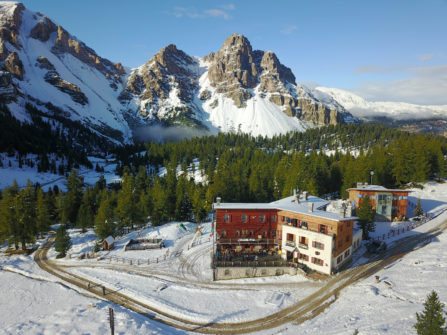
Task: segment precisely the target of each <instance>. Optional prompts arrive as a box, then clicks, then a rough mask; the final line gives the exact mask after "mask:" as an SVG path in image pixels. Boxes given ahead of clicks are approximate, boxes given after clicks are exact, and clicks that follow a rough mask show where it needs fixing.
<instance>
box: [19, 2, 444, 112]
mask: <svg viewBox="0 0 447 335" xmlns="http://www.w3.org/2000/svg"><path fill="white" fill-rule="evenodd" d="M22 2H23V3H24V4H25V6H26V7H28V8H29V9H31V10H34V11H39V12H42V13H44V14H46V15H47V16H49V17H50V18H51V19H53V20H54V21H56V22H57V23H59V24H61V25H63V26H64V27H65V28H66V29H67V30H68V31H69V32H70V33H72V34H73V35H75V36H77V37H78V38H79V39H81V40H82V41H84V42H85V43H86V44H87V45H89V46H90V47H92V48H93V49H95V50H96V51H97V52H98V54H100V55H101V56H103V57H106V58H109V59H110V60H112V61H115V62H118V61H119V62H122V63H123V64H124V65H126V66H130V67H136V66H139V65H141V64H143V63H144V62H146V61H147V60H148V59H149V58H150V57H151V56H153V55H154V54H155V53H156V52H157V50H158V49H160V48H162V47H163V46H166V45H167V44H169V43H174V44H176V45H177V47H179V48H180V49H182V50H184V51H185V52H186V53H188V54H191V55H195V56H203V55H206V54H208V53H209V52H211V51H216V50H217V49H218V48H219V47H220V46H221V45H222V43H223V41H224V40H225V38H226V37H228V36H229V35H230V34H231V33H233V32H237V33H241V34H243V35H245V36H247V37H248V39H249V40H250V41H251V44H252V46H253V48H254V49H261V50H272V51H274V52H275V53H276V54H277V55H278V57H279V59H280V61H281V62H282V63H283V64H285V65H287V66H289V67H290V68H292V70H293V72H294V73H295V76H296V78H297V81H298V82H302V83H306V84H309V85H314V84H317V85H323V86H329V87H338V88H344V89H349V90H353V91H355V92H357V93H360V94H361V95H363V96H365V97H367V98H371V99H373V100H395V101H406V102H414V103H424V104H428V103H430V104H447V94H446V92H447V19H446V18H447V0H424V1H422V0H393V1H390V0H376V1H359V0H352V1H348V0H346V1H342V0H327V1H323V0H312V1H311V0H307V1H304V0H303V1H298V0H283V1H280V0H277V1H271V0H270V1H264V0H257V1H254V0H244V1H212V0H209V1H204V0H202V1H197V0H190V1H186V0H183V1H179V0H177V1H173V0H164V1H148V0H147V1H146V0H128V1H122V0H120V1H115V0H76V1H60V0H38V1H36V0H23V1H22Z"/></svg>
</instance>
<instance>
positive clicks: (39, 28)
mask: <svg viewBox="0 0 447 335" xmlns="http://www.w3.org/2000/svg"><path fill="white" fill-rule="evenodd" d="M56 31H57V26H56V24H54V23H53V21H51V20H50V19H49V18H47V17H44V18H43V19H42V20H41V21H39V22H38V23H37V24H36V25H35V26H34V27H33V29H31V32H30V37H32V38H34V39H36V40H40V41H42V42H46V41H48V40H49V39H50V36H51V34H52V33H54V32H56Z"/></svg>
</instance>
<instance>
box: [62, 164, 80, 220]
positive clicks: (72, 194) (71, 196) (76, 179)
mask: <svg viewBox="0 0 447 335" xmlns="http://www.w3.org/2000/svg"><path fill="white" fill-rule="evenodd" d="M82 184H83V181H82V178H81V177H80V176H79V174H78V171H77V170H76V169H73V170H71V172H70V175H69V176H68V178H67V193H66V194H65V197H64V200H63V208H62V217H61V219H62V222H63V223H71V224H74V223H75V222H76V218H77V216H78V210H79V207H80V206H81V200H82Z"/></svg>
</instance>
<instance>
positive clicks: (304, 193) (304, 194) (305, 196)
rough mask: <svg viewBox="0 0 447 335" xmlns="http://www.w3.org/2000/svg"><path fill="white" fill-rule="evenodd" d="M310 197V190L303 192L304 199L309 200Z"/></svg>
mask: <svg viewBox="0 0 447 335" xmlns="http://www.w3.org/2000/svg"><path fill="white" fill-rule="evenodd" d="M308 197H309V192H307V191H304V192H303V198H304V200H307V198H308Z"/></svg>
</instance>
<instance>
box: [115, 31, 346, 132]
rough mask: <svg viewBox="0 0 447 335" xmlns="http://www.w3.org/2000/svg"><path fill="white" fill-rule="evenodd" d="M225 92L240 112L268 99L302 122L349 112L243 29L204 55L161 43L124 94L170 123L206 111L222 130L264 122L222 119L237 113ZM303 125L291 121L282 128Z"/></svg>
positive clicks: (143, 111)
mask: <svg viewBox="0 0 447 335" xmlns="http://www.w3.org/2000/svg"><path fill="white" fill-rule="evenodd" d="M222 97H224V98H228V99H230V100H231V103H232V105H233V107H234V108H236V110H238V111H239V112H238V113H239V114H244V113H246V114H249V113H255V114H256V113H257V111H256V109H257V107H256V103H255V101H259V100H262V101H267V104H269V103H271V104H274V106H276V107H271V106H270V105H269V106H268V107H267V108H268V109H269V110H272V109H275V110H277V111H275V113H276V112H281V114H283V115H285V116H287V117H290V118H291V119H292V121H291V123H294V122H295V121H296V120H298V121H299V123H300V125H302V126H303V127H302V128H305V127H307V126H316V125H328V124H337V123H342V122H345V116H346V115H347V113H346V112H345V111H344V109H343V107H341V106H339V105H336V104H331V105H326V104H324V103H323V102H321V101H319V100H318V99H317V98H316V97H314V96H313V95H312V94H311V93H310V90H308V89H306V88H304V87H301V86H299V85H297V84H296V79H295V76H294V74H293V73H292V71H291V69H289V68H288V67H286V66H284V65H283V64H281V62H280V61H279V59H278V57H277V56H276V55H275V54H274V53H273V52H271V51H260V50H253V48H252V46H251V44H250V42H249V41H248V39H247V38H246V37H245V36H242V35H238V34H233V35H231V36H230V37H229V38H227V39H226V40H225V41H224V43H223V45H222V47H221V48H220V49H219V50H218V51H217V52H213V53H211V54H209V55H207V56H205V57H204V58H203V59H200V58H197V59H196V58H193V57H190V56H188V55H187V54H186V53H184V52H183V51H180V50H178V49H177V48H176V47H175V46H174V45H169V46H167V47H166V48H163V49H161V50H160V51H159V52H158V53H157V54H156V55H155V56H154V57H153V58H152V59H151V60H149V61H148V62H147V63H146V64H145V65H143V66H142V67H140V68H138V69H136V70H134V71H133V72H132V74H131V75H130V76H129V79H128V81H127V85H126V89H125V90H124V91H123V92H122V94H121V95H120V99H121V101H123V102H124V103H129V101H132V100H134V101H135V100H137V101H138V103H139V106H137V108H136V109H137V110H138V112H139V113H140V115H143V116H144V117H145V118H147V119H152V120H157V121H168V122H167V123H172V120H180V121H181V122H180V123H183V124H185V120H189V121H191V122H192V124H193V125H198V124H200V123H202V124H203V122H201V118H203V117H205V118H208V119H209V120H211V123H212V125H211V126H215V127H217V128H219V129H221V130H226V129H229V128H231V127H233V128H238V129H240V130H241V131H245V130H246V129H252V128H260V125H259V124H255V125H253V127H252V126H250V125H247V124H245V121H244V120H242V121H241V123H239V122H240V121H235V122H234V123H236V124H234V125H233V126H231V127H226V126H223V125H222V124H220V122H224V123H227V124H228V123H232V121H233V120H229V119H228V118H231V117H230V114H231V113H230V111H228V107H227V103H226V102H225V101H224V100H222ZM233 107H231V108H233ZM231 108H230V109H231ZM213 114H219V115H217V116H213ZM220 114H223V115H220ZM225 114H227V115H225ZM258 114H259V113H258ZM258 116H259V115H258ZM279 116H280V118H282V115H279ZM259 117H260V118H262V116H259ZM223 119H225V120H223ZM259 122H262V120H260V121H259ZM259 122H258V123H259ZM186 124H188V122H186ZM298 128H300V127H297V126H293V127H292V128H290V127H285V128H284V129H283V128H281V129H279V130H278V132H284V131H287V130H292V129H298ZM259 133H260V134H262V129H259Z"/></svg>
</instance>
